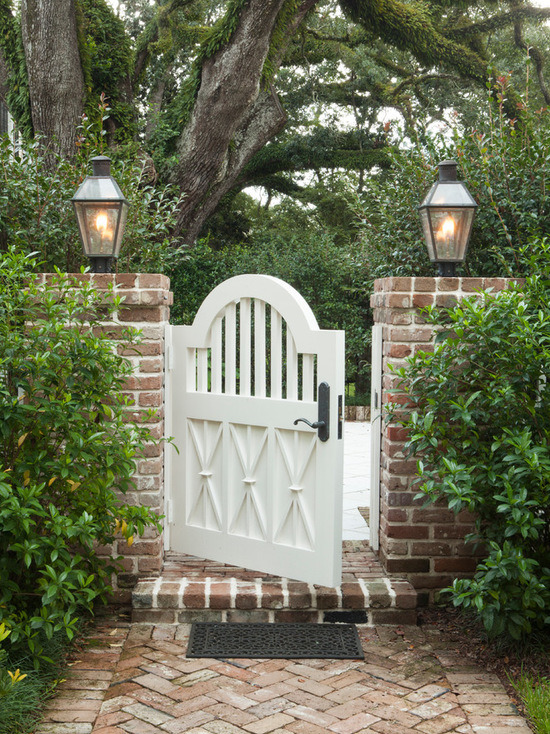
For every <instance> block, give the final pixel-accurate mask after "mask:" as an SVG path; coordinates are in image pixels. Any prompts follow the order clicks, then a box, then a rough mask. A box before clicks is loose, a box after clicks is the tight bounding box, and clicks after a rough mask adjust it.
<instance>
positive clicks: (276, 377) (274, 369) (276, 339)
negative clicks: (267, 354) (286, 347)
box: [271, 308, 283, 400]
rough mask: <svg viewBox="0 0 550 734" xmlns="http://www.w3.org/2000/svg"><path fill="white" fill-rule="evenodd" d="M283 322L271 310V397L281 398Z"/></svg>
mask: <svg viewBox="0 0 550 734" xmlns="http://www.w3.org/2000/svg"><path fill="white" fill-rule="evenodd" d="M282 339H283V320H282V318H281V314H280V313H279V312H278V311H276V310H275V309H274V308H272V309H271V397H272V398H275V399H277V400H280V399H281V398H282V397H283V344H282Z"/></svg>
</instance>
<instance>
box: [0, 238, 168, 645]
mask: <svg viewBox="0 0 550 734" xmlns="http://www.w3.org/2000/svg"><path fill="white" fill-rule="evenodd" d="M32 265H33V264H32V263H30V262H29V259H28V258H27V257H25V256H23V255H21V254H17V253H16V252H15V251H14V250H10V251H9V252H8V253H7V254H4V255H2V256H0V432H1V439H0V558H1V559H2V562H1V563H0V622H2V623H4V624H5V627H6V628H7V629H8V630H9V631H10V636H9V642H10V643H12V644H15V645H28V647H29V648H30V651H31V652H32V653H33V654H34V656H35V658H36V659H39V658H40V654H41V650H42V643H41V640H42V639H43V635H46V636H47V637H51V636H52V635H53V634H54V633H57V632H64V633H65V634H66V635H67V636H68V637H69V638H71V637H72V635H73V630H74V626H75V624H76V622H77V619H78V616H79V615H80V614H81V613H82V611H83V610H91V608H92V605H93V604H94V602H95V601H97V600H102V601H104V600H105V599H106V598H107V596H108V593H109V591H110V585H109V582H110V574H111V573H112V571H113V570H114V568H113V567H112V566H111V565H110V564H108V563H107V562H106V561H104V560H102V559H100V558H98V556H97V555H96V553H95V552H94V546H95V545H96V544H106V543H110V542H112V541H113V539H114V538H115V537H116V536H117V535H118V536H119V537H120V535H121V534H122V536H124V537H125V538H126V539H127V542H128V543H130V544H131V543H132V542H133V535H134V533H140V534H141V533H142V532H143V530H144V528H145V527H146V526H148V525H158V518H157V516H156V515H155V514H154V513H153V512H151V511H150V510H149V509H148V508H144V507H134V506H131V505H129V504H126V503H124V502H123V501H122V500H121V499H120V498H121V497H122V496H123V495H124V493H125V492H126V491H127V490H128V489H129V488H131V487H132V486H133V485H132V475H133V473H134V470H135V459H136V458H137V457H139V456H140V455H141V451H142V448H143V446H144V445H145V443H146V442H148V441H149V440H150V438H151V437H150V435H149V432H148V430H147V429H146V428H145V427H142V426H136V425H135V424H132V423H129V422H126V421H125V418H124V413H125V409H126V400H125V398H124V397H123V393H122V390H123V385H124V380H125V378H126V377H127V376H128V375H129V374H130V372H131V367H130V364H129V363H128V361H127V360H125V359H124V358H123V357H121V356H119V354H118V352H117V349H116V344H115V342H113V341H112V340H110V339H109V338H108V337H107V336H106V335H105V334H104V333H103V329H102V328H101V326H100V323H101V321H105V319H106V317H108V316H109V314H110V313H112V312H113V311H116V310H117V309H118V308H121V307H122V304H121V303H120V299H118V298H117V296H116V294H111V295H109V296H108V297H107V298H106V297H105V293H104V292H103V294H101V293H99V292H98V291H95V290H94V289H93V286H91V285H90V284H89V283H82V284H80V283H77V282H76V281H75V280H74V279H71V277H70V276H66V275H61V274H60V275H58V276H56V277H54V278H53V279H52V280H51V281H50V282H48V283H46V284H41V283H40V282H39V281H38V280H37V279H36V277H35V276H33V275H29V271H30V270H31V269H32ZM125 338H126V339H127V340H128V341H129V342H130V343H132V342H135V341H136V339H137V333H136V332H135V331H133V330H131V329H129V330H127V332H126V334H125ZM115 565H116V564H115ZM5 644H6V643H5Z"/></svg>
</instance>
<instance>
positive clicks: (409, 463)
mask: <svg viewBox="0 0 550 734" xmlns="http://www.w3.org/2000/svg"><path fill="white" fill-rule="evenodd" d="M509 282H510V281H509V280H507V279H505V278H383V279H380V280H377V281H376V282H375V284H374V294H373V296H372V297H371V306H372V307H373V311H374V322H375V323H380V324H383V340H384V342H383V350H382V353H383V366H382V370H383V372H382V375H383V394H382V402H383V403H388V402H392V403H400V402H401V403H403V410H406V409H407V408H406V404H405V403H406V399H404V398H405V396H402V398H401V399H400V397H399V395H396V394H395V393H390V392H388V391H389V390H391V389H392V388H395V387H396V386H397V384H398V382H399V380H398V378H397V377H396V376H395V375H394V374H393V373H392V371H391V369H390V365H392V366H394V367H401V366H403V365H405V364H406V362H405V358H406V357H408V356H409V355H412V354H415V353H416V352H417V351H418V350H424V351H427V350H428V349H430V343H431V339H432V329H431V327H430V326H428V325H426V324H425V322H424V320H423V318H422V316H421V314H420V313H419V310H418V309H419V308H421V307H424V306H428V305H431V304H435V305H436V306H451V305H453V304H454V303H456V302H457V301H458V300H460V299H461V298H465V297H473V296H475V293H476V292H478V291H480V290H487V289H489V288H491V289H492V290H493V291H499V290H503V289H504V288H506V287H507V285H508V283H509ZM380 423H381V424H382V425H381V431H382V440H381V455H380V560H381V561H382V564H383V566H384V568H385V569H386V571H387V572H388V573H389V574H392V575H397V576H406V577H407V578H408V579H409V580H410V582H411V583H412V584H413V586H414V587H415V588H416V589H417V591H418V592H419V604H426V603H428V601H430V600H431V599H432V598H433V595H434V592H435V591H437V590H438V589H441V588H443V587H445V586H448V585H449V584H450V583H452V581H453V579H454V578H458V577H463V576H467V575H471V573H472V571H474V569H475V566H476V559H475V557H474V553H473V549H472V548H471V547H469V546H467V545H466V544H465V543H464V537H465V535H466V534H467V533H468V532H469V531H470V529H471V525H472V516H471V515H470V514H469V513H468V512H462V513H460V514H459V515H454V513H453V512H451V511H449V510H448V509H446V507H445V505H441V506H438V505H431V506H430V507H422V504H423V503H422V501H421V500H419V501H415V500H414V499H413V498H414V495H415V494H416V491H417V490H416V486H415V485H416V460H411V459H408V460H407V459H405V457H404V454H403V445H404V443H405V440H406V433H405V431H404V429H403V428H401V426H399V425H398V424H396V423H390V424H387V423H384V421H380Z"/></svg>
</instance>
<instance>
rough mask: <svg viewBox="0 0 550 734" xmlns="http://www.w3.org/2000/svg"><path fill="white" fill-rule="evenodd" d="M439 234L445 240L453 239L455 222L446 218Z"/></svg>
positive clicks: (450, 218)
mask: <svg viewBox="0 0 550 734" xmlns="http://www.w3.org/2000/svg"><path fill="white" fill-rule="evenodd" d="M441 234H442V236H443V237H444V238H445V239H447V238H451V237H454V234H455V222H454V219H453V218H452V217H446V218H445V219H444V220H443V224H442V225H441Z"/></svg>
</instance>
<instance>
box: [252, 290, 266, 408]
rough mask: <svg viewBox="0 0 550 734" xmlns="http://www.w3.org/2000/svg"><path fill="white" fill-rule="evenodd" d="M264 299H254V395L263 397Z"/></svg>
mask: <svg viewBox="0 0 550 734" xmlns="http://www.w3.org/2000/svg"><path fill="white" fill-rule="evenodd" d="M265 356H266V355H265V301H261V300H260V299H259V298H256V299H254V395H255V396H256V397H257V398H265V366H266V359H265Z"/></svg>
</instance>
